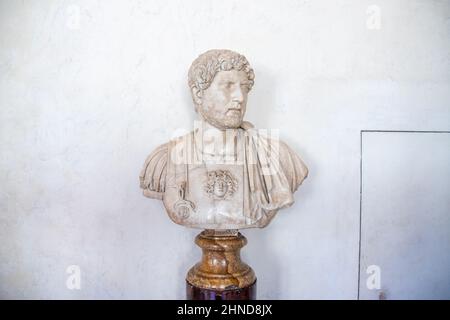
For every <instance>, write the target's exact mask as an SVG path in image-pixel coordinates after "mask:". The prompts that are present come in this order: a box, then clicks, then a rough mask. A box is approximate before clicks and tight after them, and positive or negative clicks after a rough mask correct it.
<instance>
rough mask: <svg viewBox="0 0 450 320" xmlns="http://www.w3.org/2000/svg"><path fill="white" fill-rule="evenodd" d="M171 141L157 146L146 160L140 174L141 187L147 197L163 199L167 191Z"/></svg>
mask: <svg viewBox="0 0 450 320" xmlns="http://www.w3.org/2000/svg"><path fill="white" fill-rule="evenodd" d="M168 146H169V143H165V144H162V145H160V146H159V147H157V148H156V149H155V150H154V151H153V152H152V153H150V155H149V156H148V157H147V159H146V160H145V163H144V166H143V168H142V171H141V174H140V175H139V182H140V187H141V189H143V193H144V195H145V196H146V197H149V198H153V199H162V198H163V194H164V191H165V180H166V172H167V157H168Z"/></svg>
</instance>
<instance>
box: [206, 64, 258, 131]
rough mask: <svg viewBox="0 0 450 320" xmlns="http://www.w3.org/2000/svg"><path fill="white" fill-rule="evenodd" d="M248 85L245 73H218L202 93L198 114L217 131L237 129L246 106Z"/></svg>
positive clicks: (230, 71) (233, 71)
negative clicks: (217, 129)
mask: <svg viewBox="0 0 450 320" xmlns="http://www.w3.org/2000/svg"><path fill="white" fill-rule="evenodd" d="M249 85H250V83H249V80H248V76H247V73H246V72H245V71H237V70H229V71H220V72H218V73H217V74H216V76H215V77H214V79H213V81H212V82H211V85H210V86H209V87H208V88H207V89H206V90H204V91H203V94H202V103H201V105H200V106H199V112H200V113H201V115H202V116H203V118H204V119H205V120H206V121H207V122H208V123H210V124H212V125H213V126H215V127H217V128H219V129H229V128H239V126H240V125H241V123H242V120H243V118H244V114H245V109H246V106H247V95H248V91H249Z"/></svg>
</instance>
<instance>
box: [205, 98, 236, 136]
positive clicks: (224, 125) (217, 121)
mask: <svg viewBox="0 0 450 320" xmlns="http://www.w3.org/2000/svg"><path fill="white" fill-rule="evenodd" d="M230 108H231V109H232V108H235V109H238V108H239V109H240V111H233V110H229V109H230ZM198 110H199V112H200V115H201V116H202V117H203V119H204V120H205V121H206V122H208V123H209V124H211V125H213V126H214V127H216V128H219V129H236V128H239V127H240V126H241V124H242V120H243V119H244V108H243V107H242V106H240V107H239V104H238V103H236V102H232V103H230V104H229V105H228V106H227V107H226V108H225V110H226V111H225V112H223V111H220V112H219V111H216V110H213V109H211V110H210V108H208V107H203V106H202V105H200V106H198Z"/></svg>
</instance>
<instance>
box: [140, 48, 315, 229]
mask: <svg viewBox="0 0 450 320" xmlns="http://www.w3.org/2000/svg"><path fill="white" fill-rule="evenodd" d="M188 84H189V88H190V90H191V94H192V99H193V101H194V105H195V110H196V112H197V113H198V115H199V120H198V121H196V123H195V125H194V130H193V131H192V132H190V133H188V134H186V135H184V136H181V137H177V138H175V139H173V140H171V141H169V142H168V143H165V144H163V145H161V146H159V147H157V148H156V149H155V150H154V151H153V152H152V153H151V154H150V155H149V156H148V158H147V160H146V161H145V164H144V167H143V169H142V172H141V175H140V187H141V188H142V189H143V192H144V195H145V196H147V197H149V198H154V199H160V200H163V203H164V206H165V208H166V211H167V213H168V215H169V217H170V218H171V219H172V220H173V221H174V222H176V223H178V224H180V225H184V226H187V227H193V228H202V229H214V230H227V229H243V228H252V227H265V226H266V225H267V224H268V223H269V222H270V221H271V219H272V218H273V217H274V216H275V214H276V213H277V211H278V210H279V209H281V208H285V207H288V206H290V205H292V204H293V203H294V198H293V193H294V192H295V191H296V190H297V188H298V187H299V186H300V185H301V183H302V182H303V180H304V179H305V178H306V177H307V175H308V169H307V167H306V166H305V164H304V163H303V161H302V160H301V159H300V157H299V156H298V155H297V154H296V153H295V152H294V151H293V150H292V149H291V148H289V147H288V146H287V145H286V144H285V143H283V142H281V141H279V139H278V136H277V135H275V136H274V135H271V136H269V135H268V134H267V133H266V132H260V131H258V130H256V129H255V128H254V127H253V125H252V124H251V123H249V122H247V121H243V119H244V115H245V111H246V106H247V97H248V94H249V92H250V90H251V89H252V86H253V84H254V73H253V69H252V68H251V67H250V64H249V63H248V61H247V59H246V58H245V57H244V56H243V55H241V54H239V53H236V52H233V51H230V50H210V51H207V52H205V53H203V54H202V55H200V56H199V57H198V58H197V59H196V60H195V61H194V62H193V63H192V65H191V68H190V70H189V75H188ZM265 131H267V130H265Z"/></svg>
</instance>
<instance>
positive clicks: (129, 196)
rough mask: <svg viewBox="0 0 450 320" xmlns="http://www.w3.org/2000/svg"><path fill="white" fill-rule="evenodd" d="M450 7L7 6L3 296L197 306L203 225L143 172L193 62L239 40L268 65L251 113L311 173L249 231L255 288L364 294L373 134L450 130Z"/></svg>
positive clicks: (166, 133) (175, 111)
mask: <svg viewBox="0 0 450 320" xmlns="http://www.w3.org/2000/svg"><path fill="white" fill-rule="evenodd" d="M373 5H375V7H373ZM370 6H372V7H370ZM377 12H378V13H379V14H380V18H381V20H379V22H380V23H379V24H378V20H377ZM449 16H450V2H449V1H420V0H413V1H406V0H404V1H401V0H397V1H392V0H391V1H388V0H384V1H378V0H373V1H357V0H352V1H351V0H341V1H307V0H304V1H301V0H296V1H294V0H292V1H261V0H258V1H257V0H251V1H212V0H211V1H204V0H203V1H200V0H192V1H181V0H179V1H137V0H133V1H125V0H122V1H106V0H103V1H77V0H72V1H31V0H30V1H12V0H11V1H5V0H1V1H0V213H1V216H0V243H1V245H0V297H1V298H53V299H56V298H62V299H80V298H86V299H92V298H115V299H117V298H127V299H128V298H139V299H141V298H143V299H144V298H145V299H154V298H159V299H173V298H184V275H185V273H186V272H187V270H188V268H189V267H190V266H191V265H192V264H193V263H194V262H196V261H197V260H198V259H199V257H200V251H199V250H198V248H196V247H195V245H194V244H193V238H194V236H195V235H196V233H197V231H195V230H190V229H186V228H183V227H180V226H178V225H175V224H173V223H172V222H171V221H170V220H169V218H168V217H167V215H166V213H165V212H164V210H163V206H162V203H161V202H159V201H156V200H150V199H147V198H144V197H143V196H142V194H141V190H140V189H139V185H138V175H139V171H140V170H141V166H142V164H143V161H144V159H145V157H146V156H147V154H148V153H149V152H150V151H151V150H153V148H155V147H156V146H157V145H159V144H161V143H163V142H165V141H167V140H168V139H169V138H170V137H171V136H172V135H173V134H174V132H175V131H176V130H178V132H179V130H180V129H183V128H184V129H186V130H187V129H189V128H190V127H191V126H192V121H193V120H194V119H195V113H194V110H193V108H192V105H191V100H190V96H189V92H188V89H187V85H186V74H187V69H188V67H189V65H190V63H191V62H192V60H193V59H194V58H195V57H196V56H197V55H198V54H200V53H202V52H203V51H205V50H207V49H211V48H230V49H233V50H236V51H239V52H242V53H244V54H245V55H246V56H247V58H248V59H249V60H250V62H251V64H252V66H253V67H254V69H255V73H256V82H255V86H254V89H253V90H252V92H251V94H250V97H249V103H248V114H247V119H248V120H250V121H252V122H254V123H255V125H256V126H257V127H259V128H278V129H280V130H281V138H282V139H283V140H285V141H286V142H287V143H288V144H289V145H291V146H292V147H293V148H294V149H295V150H296V151H297V152H298V153H299V154H301V155H302V157H303V159H304V160H305V162H306V163H307V164H308V166H309V168H310V176H309V178H308V179H307V180H306V181H305V183H304V186H302V187H301V189H300V191H299V192H298V193H297V194H296V201H297V202H296V204H295V205H294V206H293V207H291V208H289V209H286V210H283V211H282V212H280V214H279V215H278V217H277V218H276V219H275V220H274V221H273V222H272V224H271V225H270V226H269V227H268V228H266V229H264V230H248V231H244V234H245V235H246V236H247V238H248V240H249V244H248V246H247V247H246V248H245V249H244V250H243V257H244V259H245V260H246V261H247V262H248V263H249V264H250V265H252V266H253V268H254V269H255V271H256V273H257V276H258V279H259V283H258V297H259V298H287V299H302V298H320V299H328V298H337V299H354V298H356V297H357V291H358V247H359V191H360V190H359V188H360V185H359V163H360V152H359V147H360V145H359V144H360V130H362V129H395V130H449V128H450V112H449V109H450V90H449V87H450V61H449V57H450V55H449V54H450V41H449V40H450V19H449ZM378 27H379V28H378ZM69 265H79V266H80V268H81V290H68V289H67V287H66V279H67V276H68V274H67V273H66V268H67V267H68V266H69Z"/></svg>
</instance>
